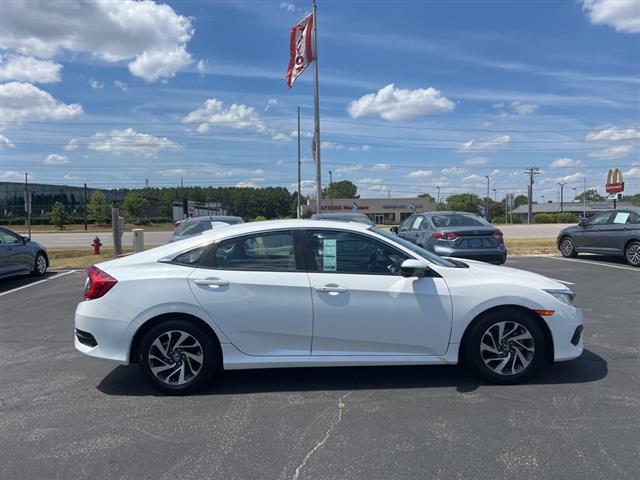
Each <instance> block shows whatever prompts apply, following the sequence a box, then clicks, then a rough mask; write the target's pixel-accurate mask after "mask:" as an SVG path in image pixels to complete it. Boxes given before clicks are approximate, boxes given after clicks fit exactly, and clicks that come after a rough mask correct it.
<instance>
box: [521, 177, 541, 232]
mask: <svg viewBox="0 0 640 480" xmlns="http://www.w3.org/2000/svg"><path fill="white" fill-rule="evenodd" d="M524 173H527V174H528V175H529V187H528V194H529V209H528V211H527V223H531V222H532V221H533V183H534V176H535V175H539V174H540V169H539V168H538V167H530V168H527V169H526V170H525V171H524Z"/></svg>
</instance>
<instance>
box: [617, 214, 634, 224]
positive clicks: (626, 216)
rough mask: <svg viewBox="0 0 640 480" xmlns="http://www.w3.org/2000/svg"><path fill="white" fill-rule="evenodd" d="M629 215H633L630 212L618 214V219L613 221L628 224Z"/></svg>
mask: <svg viewBox="0 0 640 480" xmlns="http://www.w3.org/2000/svg"><path fill="white" fill-rule="evenodd" d="M629 215H631V214H630V213H628V212H619V213H616V218H614V219H613V223H627V220H629Z"/></svg>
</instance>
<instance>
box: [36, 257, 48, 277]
mask: <svg viewBox="0 0 640 480" xmlns="http://www.w3.org/2000/svg"><path fill="white" fill-rule="evenodd" d="M36 270H37V271H38V274H39V275H44V273H45V272H46V271H47V260H46V259H45V258H44V256H43V255H38V257H37V258H36Z"/></svg>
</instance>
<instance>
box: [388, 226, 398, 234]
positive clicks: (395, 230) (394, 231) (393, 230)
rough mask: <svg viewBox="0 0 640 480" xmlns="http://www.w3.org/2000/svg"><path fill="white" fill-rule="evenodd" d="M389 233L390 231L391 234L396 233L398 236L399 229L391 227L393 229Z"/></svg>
mask: <svg viewBox="0 0 640 480" xmlns="http://www.w3.org/2000/svg"><path fill="white" fill-rule="evenodd" d="M389 231H390V232H391V233H395V234H396V235H397V234H398V227H391V228H390V229H389Z"/></svg>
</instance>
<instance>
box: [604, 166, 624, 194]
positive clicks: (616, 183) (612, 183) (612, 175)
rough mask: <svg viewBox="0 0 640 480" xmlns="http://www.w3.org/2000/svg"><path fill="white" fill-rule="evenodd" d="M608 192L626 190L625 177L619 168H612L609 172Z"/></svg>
mask: <svg viewBox="0 0 640 480" xmlns="http://www.w3.org/2000/svg"><path fill="white" fill-rule="evenodd" d="M606 189H607V193H620V192H623V191H624V179H623V178H622V172H621V171H620V169H619V168H610V169H609V173H607V185H606Z"/></svg>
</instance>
